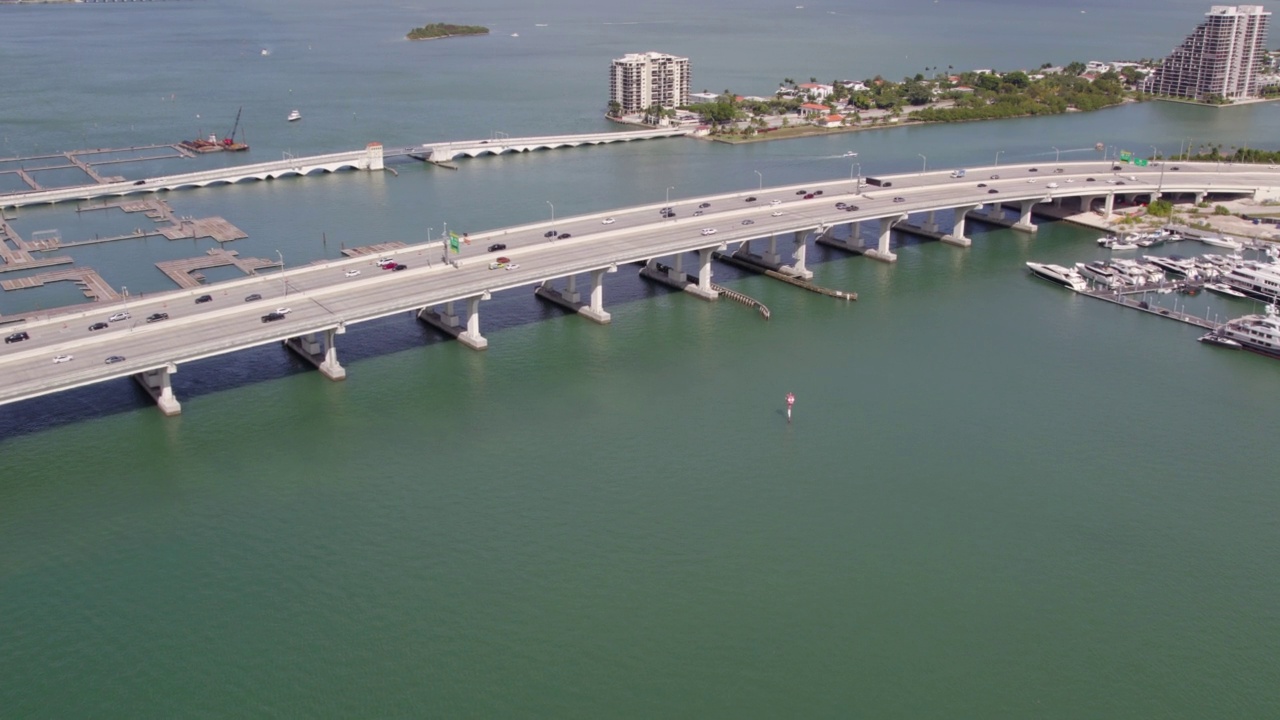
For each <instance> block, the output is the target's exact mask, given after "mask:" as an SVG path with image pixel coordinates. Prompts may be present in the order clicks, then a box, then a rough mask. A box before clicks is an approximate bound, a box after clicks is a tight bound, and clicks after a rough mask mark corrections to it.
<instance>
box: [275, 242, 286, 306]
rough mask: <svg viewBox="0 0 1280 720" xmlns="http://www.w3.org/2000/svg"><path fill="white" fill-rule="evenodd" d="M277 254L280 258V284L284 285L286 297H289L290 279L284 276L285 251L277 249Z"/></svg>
mask: <svg viewBox="0 0 1280 720" xmlns="http://www.w3.org/2000/svg"><path fill="white" fill-rule="evenodd" d="M276 255H277V256H278V257H279V258H280V284H281V285H282V286H284V297H289V281H288V279H286V278H285V276H284V253H282V252H280V251H279V250H276Z"/></svg>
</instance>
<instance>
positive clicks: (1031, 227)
mask: <svg viewBox="0 0 1280 720" xmlns="http://www.w3.org/2000/svg"><path fill="white" fill-rule="evenodd" d="M1035 204H1036V201H1035V200H1023V201H1022V204H1021V205H1019V206H1018V222H1016V223H1014V224H1013V229H1014V230H1022V231H1023V232H1029V233H1034V232H1037V231H1039V230H1040V228H1038V227H1036V225H1035V223H1033V222H1031V208H1033V207H1035Z"/></svg>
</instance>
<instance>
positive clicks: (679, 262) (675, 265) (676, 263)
mask: <svg viewBox="0 0 1280 720" xmlns="http://www.w3.org/2000/svg"><path fill="white" fill-rule="evenodd" d="M667 277H670V278H671V279H672V280H676V281H678V282H684V281H685V276H684V255H683V254H681V253H676V255H675V257H673V258H672V259H671V269H670V270H668V271H667Z"/></svg>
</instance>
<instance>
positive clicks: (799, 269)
mask: <svg viewBox="0 0 1280 720" xmlns="http://www.w3.org/2000/svg"><path fill="white" fill-rule="evenodd" d="M819 230H820V231H825V228H819ZM805 234H806V233H805V231H803V230H797V231H796V232H795V235H794V237H793V238H792V242H793V243H795V246H796V249H795V252H794V253H792V254H791V258H792V259H793V260H795V263H794V264H792V265H780V266H778V272H781V273H784V274H786V275H791V276H793V277H798V278H802V279H804V280H812V279H813V271H812V270H810V269H809V268H807V267H805V264H804V261H805V255H806V243H805ZM771 239H772V238H771Z"/></svg>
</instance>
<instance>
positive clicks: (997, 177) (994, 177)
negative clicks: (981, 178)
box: [988, 175, 1000, 180]
mask: <svg viewBox="0 0 1280 720" xmlns="http://www.w3.org/2000/svg"><path fill="white" fill-rule="evenodd" d="M988 179H990V180H999V179H1000V176H999V175H992V176H991V177H990V178H988Z"/></svg>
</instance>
